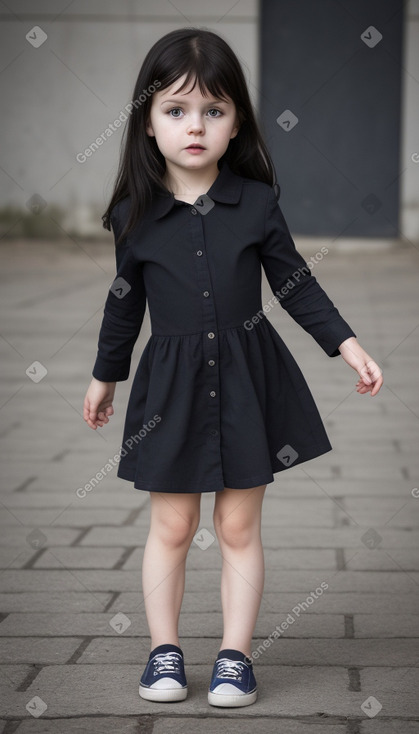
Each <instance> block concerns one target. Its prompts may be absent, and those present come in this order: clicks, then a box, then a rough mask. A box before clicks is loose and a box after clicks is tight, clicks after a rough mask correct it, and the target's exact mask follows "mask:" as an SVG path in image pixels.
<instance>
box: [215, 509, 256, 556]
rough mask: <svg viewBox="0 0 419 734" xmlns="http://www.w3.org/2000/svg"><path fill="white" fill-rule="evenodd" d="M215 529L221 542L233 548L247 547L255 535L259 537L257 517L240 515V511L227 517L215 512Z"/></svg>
mask: <svg viewBox="0 0 419 734" xmlns="http://www.w3.org/2000/svg"><path fill="white" fill-rule="evenodd" d="M213 519H214V530H215V532H216V534H217V537H218V540H219V542H220V544H222V545H227V546H230V547H231V548H245V547H246V546H248V545H249V544H250V543H252V541H253V540H254V539H255V537H259V535H258V533H259V524H258V522H256V521H255V518H247V517H242V516H240V513H234V512H233V513H232V514H231V515H227V517H224V518H223V517H220V516H219V515H217V514H214V518H213Z"/></svg>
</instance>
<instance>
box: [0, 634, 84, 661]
mask: <svg viewBox="0 0 419 734" xmlns="http://www.w3.org/2000/svg"><path fill="white" fill-rule="evenodd" d="M81 642H82V639H81V638H80V637H78V638H76V637H74V638H73V637H59V638H58V637H39V636H38V637H9V638H8V637H2V638H1V639H0V659H1V661H2V665H4V664H11V663H28V664H31V663H32V664H33V663H34V662H35V663H36V664H37V665H38V664H39V665H50V664H52V663H54V664H55V665H58V664H60V663H61V664H64V663H66V662H67V661H68V660H69V659H70V658H71V656H72V655H73V654H74V653H75V652H76V650H78V648H79V647H80V644H81Z"/></svg>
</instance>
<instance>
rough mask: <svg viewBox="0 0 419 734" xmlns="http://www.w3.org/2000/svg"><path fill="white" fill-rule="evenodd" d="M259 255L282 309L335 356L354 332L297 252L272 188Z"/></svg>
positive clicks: (328, 353)
mask: <svg viewBox="0 0 419 734" xmlns="http://www.w3.org/2000/svg"><path fill="white" fill-rule="evenodd" d="M260 258H261V262H262V265H263V269H264V271H265V273H266V277H267V280H268V282H269V285H270V286H271V289H272V292H273V293H274V294H275V295H276V296H277V298H278V300H279V302H280V304H281V306H282V308H284V309H285V310H286V311H287V312H288V313H289V314H290V316H292V318H293V319H294V320H295V321H296V322H297V323H298V324H299V325H300V326H301V327H302V328H303V329H304V330H305V331H307V332H308V333H309V334H311V336H312V337H313V338H314V339H315V341H316V342H317V343H318V344H319V346H320V347H321V348H322V349H323V350H324V351H325V352H326V354H327V355H328V356H329V357H336V356H338V355H339V354H340V352H339V350H338V346H339V345H340V344H341V343H342V342H343V341H344V340H345V339H348V338H349V337H351V336H356V334H355V333H354V332H353V331H352V329H351V327H350V326H349V324H348V323H347V322H346V321H345V320H344V319H343V318H342V316H341V315H340V313H339V311H338V309H337V308H336V307H335V306H334V305H333V303H332V301H331V300H330V298H329V297H328V296H327V294H326V293H325V291H324V290H323V289H322V288H321V286H320V285H319V283H318V282H317V280H316V278H315V277H314V275H312V274H311V269H310V268H309V267H308V265H307V263H306V261H305V260H304V258H303V257H302V255H300V253H299V252H298V251H297V249H296V247H295V244H294V241H293V239H292V237H291V234H290V231H289V229H288V226H287V223H286V221H285V218H284V215H283V214H282V211H281V208H280V206H279V204H278V201H277V199H276V196H275V193H274V190H273V188H271V189H270V191H269V193H268V198H267V202H266V211H265V234H264V239H263V242H262V243H261V245H260Z"/></svg>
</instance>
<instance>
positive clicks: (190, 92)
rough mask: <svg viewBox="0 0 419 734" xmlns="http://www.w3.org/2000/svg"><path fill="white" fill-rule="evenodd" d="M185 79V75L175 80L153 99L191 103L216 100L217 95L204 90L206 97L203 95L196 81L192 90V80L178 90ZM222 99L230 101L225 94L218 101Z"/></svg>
mask: <svg viewBox="0 0 419 734" xmlns="http://www.w3.org/2000/svg"><path fill="white" fill-rule="evenodd" d="M185 79H186V74H185V75H184V76H182V77H180V78H179V79H176V81H175V82H174V83H173V84H171V85H170V86H169V87H166V89H161V90H159V91H158V92H156V93H155V94H154V95H153V96H154V97H156V96H157V97H158V99H159V101H160V102H163V101H164V100H165V99H169V98H172V97H176V99H183V100H185V101H191V102H193V101H196V100H200V99H204V100H206V99H218V95H214V94H211V92H210V91H209V90H208V89H206V90H205V92H206V95H204V94H203V93H202V92H201V90H200V88H199V83H198V81H196V83H195V87H194V89H192V85H193V83H194V80H193V79H192V80H191V81H190V82H189V83H188V85H187V86H186V87H185V88H184V89H182V90H180V87H181V86H182V84H183V83H184V81H185ZM177 90H180V91H177ZM224 98H225V100H227V101H228V102H231V101H232V100H231V99H230V97H229V96H228V95H227V94H225V93H223V100H220V101H224Z"/></svg>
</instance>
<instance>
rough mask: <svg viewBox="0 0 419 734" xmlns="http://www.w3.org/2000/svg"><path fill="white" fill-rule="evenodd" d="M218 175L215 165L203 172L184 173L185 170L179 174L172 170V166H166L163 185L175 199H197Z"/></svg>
mask: <svg viewBox="0 0 419 734" xmlns="http://www.w3.org/2000/svg"><path fill="white" fill-rule="evenodd" d="M218 174H219V170H218V167H217V164H216V163H215V164H214V165H213V166H211V167H210V168H209V169H205V170H199V171H185V169H182V170H181V171H179V172H178V171H177V170H176V169H173V167H172V166H167V165H166V173H165V175H164V177H163V183H164V185H165V186H166V188H167V189H168V190H169V191H171V192H172V193H173V195H174V196H175V197H176V196H189V197H193V196H195V197H197V196H199V195H200V194H204V193H206V192H207V191H208V189H210V188H211V186H212V184H213V183H214V181H215V179H216V178H217V176H218Z"/></svg>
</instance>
